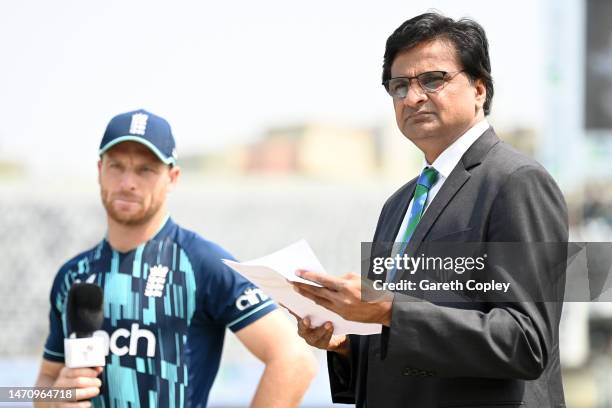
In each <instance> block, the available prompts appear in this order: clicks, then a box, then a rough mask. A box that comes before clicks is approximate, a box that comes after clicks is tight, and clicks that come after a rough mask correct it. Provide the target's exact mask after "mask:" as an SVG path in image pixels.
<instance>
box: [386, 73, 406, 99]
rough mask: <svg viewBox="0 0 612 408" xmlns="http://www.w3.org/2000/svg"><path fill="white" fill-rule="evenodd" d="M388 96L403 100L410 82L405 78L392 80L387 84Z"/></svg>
mask: <svg viewBox="0 0 612 408" xmlns="http://www.w3.org/2000/svg"><path fill="white" fill-rule="evenodd" d="M387 87H388V92H389V95H391V96H393V97H394V98H405V97H406V95H408V88H410V81H409V80H408V79H406V78H392V79H390V80H389V82H388V83H387Z"/></svg>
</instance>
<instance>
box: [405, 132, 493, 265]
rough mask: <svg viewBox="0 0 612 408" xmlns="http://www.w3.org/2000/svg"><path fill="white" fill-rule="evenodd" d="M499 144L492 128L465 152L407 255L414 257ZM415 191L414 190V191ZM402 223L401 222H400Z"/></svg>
mask: <svg viewBox="0 0 612 408" xmlns="http://www.w3.org/2000/svg"><path fill="white" fill-rule="evenodd" d="M498 142H499V138H498V137H497V135H496V134H495V132H494V131H493V129H492V128H489V129H488V130H487V131H486V132H484V133H483V134H482V136H480V137H479V138H478V139H477V140H476V142H474V144H473V145H472V146H471V147H470V148H469V149H468V150H467V152H465V154H464V155H463V157H462V158H461V160H460V161H459V163H457V166H455V168H454V169H453V171H452V172H451V174H450V175H449V176H448V179H447V180H446V181H445V182H444V184H443V185H442V188H441V189H440V191H438V194H436V196H435V198H434V199H433V201H432V202H431V203H430V205H429V207H428V208H427V209H426V211H425V214H423V218H421V221H420V222H419V223H418V225H417V227H416V229H415V230H414V233H413V234H412V238H410V242H409V243H408V246H407V247H406V252H405V253H406V254H407V255H408V256H410V257H412V256H414V254H415V253H416V251H417V250H418V249H419V246H420V245H421V243H422V242H423V240H424V239H425V237H426V236H427V233H428V232H429V230H430V229H431V227H432V226H433V224H434V223H435V222H436V220H437V219H438V217H439V216H440V214H441V213H442V211H443V210H444V208H446V206H447V205H448V204H449V203H450V202H451V200H452V199H453V197H454V196H455V194H457V192H458V191H459V190H460V189H461V187H462V186H463V185H464V184H465V183H466V182H467V181H468V180H469V178H470V176H471V175H470V172H469V170H470V169H472V168H473V167H475V166H477V165H478V164H480V163H481V162H482V160H483V159H484V157H485V156H486V154H487V153H488V152H489V150H490V149H491V148H492V147H493V146H494V145H495V144H496V143H498ZM413 190H414V189H413ZM400 223H401V220H400Z"/></svg>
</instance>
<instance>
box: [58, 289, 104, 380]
mask: <svg viewBox="0 0 612 408" xmlns="http://www.w3.org/2000/svg"><path fill="white" fill-rule="evenodd" d="M103 301H104V293H103V292H102V288H101V287H100V286H98V285H96V284H93V283H86V282H84V283H82V282H77V283H74V284H73V285H72V287H71V288H70V292H69V293H68V302H67V305H66V319H67V321H68V329H69V330H68V332H69V333H72V334H71V335H70V337H69V338H67V339H64V353H65V357H64V360H65V361H64V363H65V365H66V367H69V368H82V367H99V366H104V365H105V361H106V347H105V346H106V344H105V341H104V338H103V337H99V336H94V335H93V334H94V332H95V331H96V330H100V329H101V328H102V323H103V322H104V313H103V310H102V306H103Z"/></svg>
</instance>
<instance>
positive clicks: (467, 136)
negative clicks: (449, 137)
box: [395, 119, 489, 242]
mask: <svg viewBox="0 0 612 408" xmlns="http://www.w3.org/2000/svg"><path fill="white" fill-rule="evenodd" d="M488 128H489V122H487V120H486V119H483V120H482V121H480V122H478V123H477V124H475V125H474V126H472V127H471V128H470V129H469V130H468V131H467V132H465V133H464V134H463V135H462V136H460V137H459V138H458V139H457V140H455V141H454V142H453V144H451V145H450V146H448V147H447V148H446V149H444V151H443V152H442V153H441V154H440V155H439V156H438V158H437V159H436V160H434V162H433V163H432V164H431V165H430V164H429V163H427V160H426V159H425V158H423V166H422V167H421V172H423V169H425V168H426V167H433V168H434V169H436V170H437V171H438V180H437V181H436V182H435V183H434V185H433V186H432V187H431V189H430V190H429V193H428V194H427V201H426V202H425V210H424V211H427V208H428V207H429V203H431V202H432V200H433V199H434V197H435V196H436V194H438V191H440V189H441V188H442V185H443V184H444V182H445V181H446V179H447V178H448V176H449V175H450V174H451V172H452V171H453V169H454V168H455V166H457V163H459V160H461V157H463V155H464V154H465V152H467V150H468V149H469V148H470V146H471V145H472V144H474V142H475V141H476V139H478V138H479V137H480V136H482V134H483V133H484V132H485V131H486V130H487V129H488ZM413 201H414V197H413V198H412V199H410V204H408V210H407V211H406V214H405V215H404V220H403V221H402V225H401V227H400V229H399V231H398V232H397V236H396V237H395V242H401V241H402V239H403V238H404V232H405V231H406V226H407V225H408V219H409V218H410V211H411V210H412V203H413Z"/></svg>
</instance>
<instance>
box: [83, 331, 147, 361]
mask: <svg viewBox="0 0 612 408" xmlns="http://www.w3.org/2000/svg"><path fill="white" fill-rule="evenodd" d="M93 335H94V336H99V337H102V338H103V339H104V344H105V347H106V355H107V356H108V353H109V351H110V352H112V353H113V354H115V355H117V356H125V355H126V354H129V355H130V356H135V355H137V354H136V352H137V350H138V340H140V339H144V340H145V341H146V344H147V357H155V345H156V343H157V340H156V339H155V335H154V334H153V332H152V331H150V330H147V329H141V328H140V327H139V326H138V323H132V328H131V330H128V329H124V328H121V329H117V330H115V331H114V332H113V334H111V335H110V336H109V335H108V333H107V332H105V331H104V330H98V331H95V332H94V334H93Z"/></svg>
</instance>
